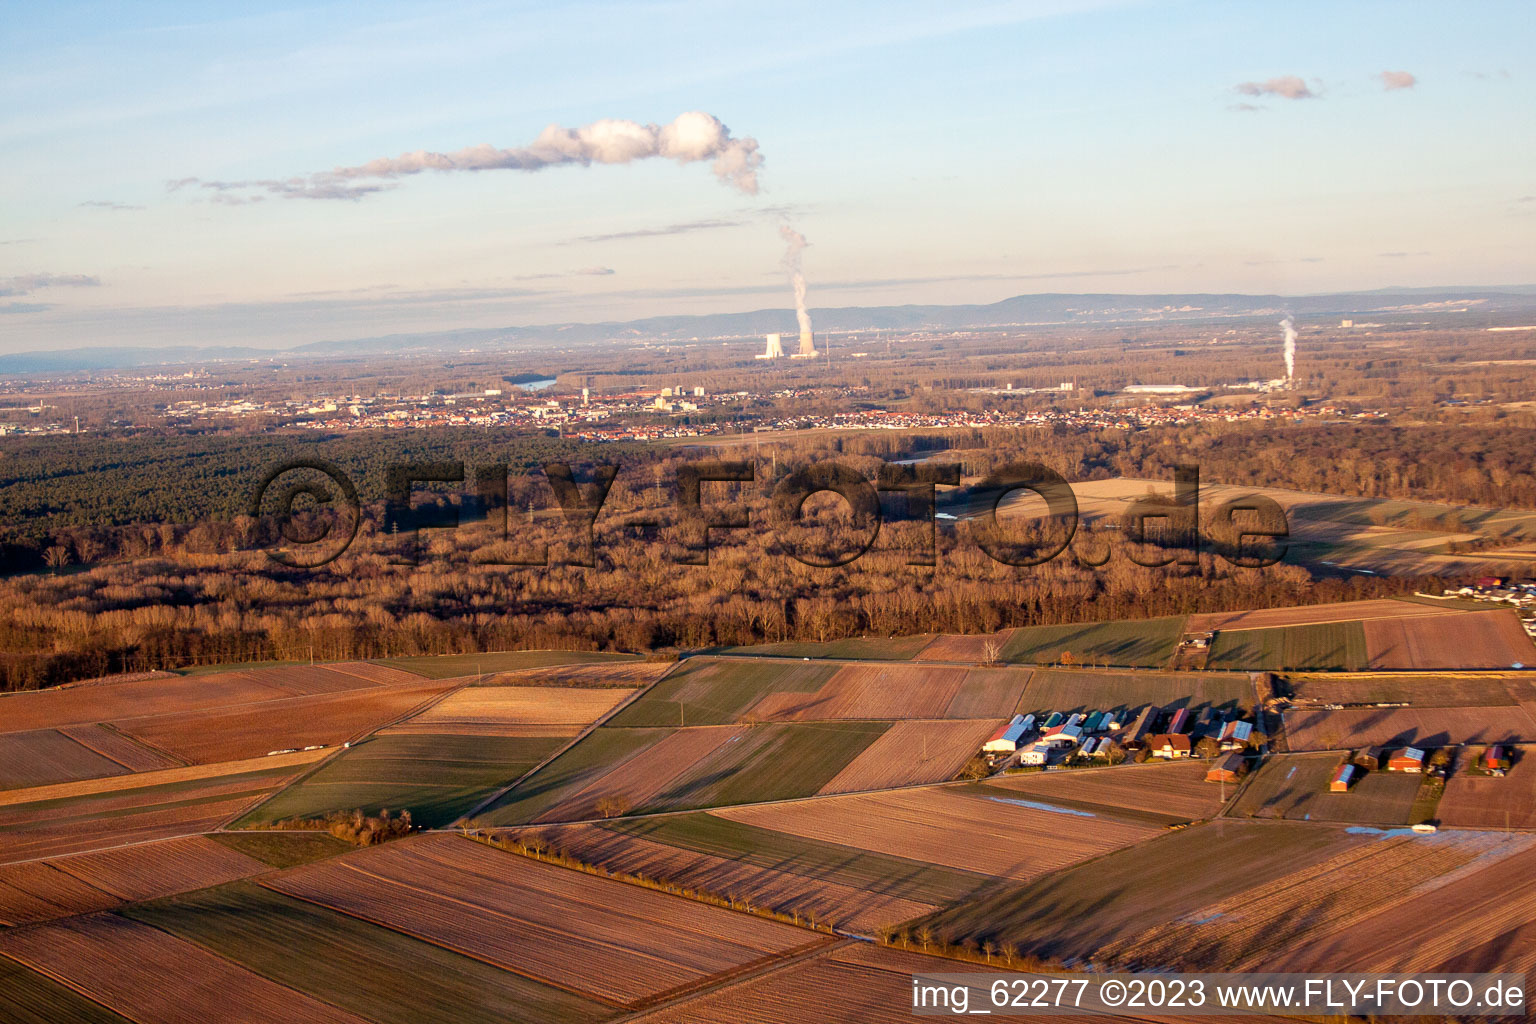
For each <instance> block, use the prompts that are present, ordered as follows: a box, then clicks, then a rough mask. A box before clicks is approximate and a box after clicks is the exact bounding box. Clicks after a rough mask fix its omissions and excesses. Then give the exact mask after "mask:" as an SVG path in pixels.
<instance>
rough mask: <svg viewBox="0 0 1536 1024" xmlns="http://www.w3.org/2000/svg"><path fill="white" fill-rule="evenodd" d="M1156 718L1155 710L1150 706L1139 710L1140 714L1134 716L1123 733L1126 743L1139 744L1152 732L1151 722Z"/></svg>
mask: <svg viewBox="0 0 1536 1024" xmlns="http://www.w3.org/2000/svg"><path fill="white" fill-rule="evenodd" d="M1156 717H1157V709H1156V708H1154V707H1152V706H1151V705H1150V704H1149V705H1148V706H1146V707H1144V708H1142V709H1141V714H1139V715H1137V716H1136V719H1135V721H1133V722H1132V723H1131V725H1130V727H1129V728H1128V729H1126V731H1125V742H1126V743H1140V742H1141V741H1142V740H1143V739H1145V738H1146V736H1147V733H1149V732H1151V731H1152V721H1153V719H1155V718H1156Z"/></svg>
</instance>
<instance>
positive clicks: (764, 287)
mask: <svg viewBox="0 0 1536 1024" xmlns="http://www.w3.org/2000/svg"><path fill="white" fill-rule="evenodd" d="M215 6H216V5H206V4H184V3H153V2H142V3H114V4H71V3H67V2H65V3H58V4H34V5H14V6H13V7H12V8H10V9H9V10H8V11H7V15H6V18H5V20H4V21H3V22H0V68H3V69H4V70H0V152H3V153H4V154H5V159H4V160H3V161H0V190H3V194H4V195H5V196H6V201H5V202H4V203H3V204H0V351H18V350H24V349H39V348H71V347H79V346H89V345H113V344H155V345H159V344H194V345H196V344H251V345H261V346H277V345H284V344H291V343H296V342H305V341H314V340H321V339H328V338H347V337H357V336H364V335H371V334H378V333H388V332H392V331H416V330H429V329H438V328H443V329H448V328H457V327H474V326H495V325H499V324H512V323H543V322H559V321H571V320H603V319H627V318H630V317H635V316H649V315H658V314H670V313H706V312H717V311H724V310H736V309H751V308H759V307H763V306H782V305H786V304H787V301H788V295H789V292H788V288H787V285H786V284H785V282H784V276H783V271H782V270H781V268H780V266H779V259H780V256H781V254H782V248H783V246H782V243H781V242H780V239H779V234H778V224H779V222H780V220H781V219H786V218H787V219H788V220H789V221H790V222H791V223H793V224H794V225H795V226H796V227H797V228H798V229H799V230H800V231H802V232H803V233H804V234H805V235H806V236H807V238H808V239H809V240H810V243H811V244H810V247H809V248H808V249H807V250H806V253H805V270H806V275H807V277H808V279H809V282H810V301H811V304H812V306H813V307H814V306H816V305H823V306H831V305H855V304H888V303H902V302H923V303H926V302H987V301H995V300H997V299H1000V298H1003V297H1006V296H1008V295H1013V294H1018V293H1021V292H1032V291H1127V292H1164V291H1246V292H1280V293H1301V292H1318V291H1331V290H1342V289H1352V288H1375V287H1383V286H1388V285H1433V284H1515V283H1531V282H1536V245H1533V244H1532V243H1533V241H1536V239H1533V234H1536V232H1533V227H1536V171H1533V168H1536V132H1533V130H1532V129H1533V128H1536V115H1533V112H1536V88H1533V83H1532V74H1531V72H1530V71H1529V70H1528V60H1529V54H1530V53H1531V52H1533V51H1536V29H1533V26H1536V18H1532V17H1531V15H1530V11H1529V7H1528V6H1527V5H1526V4H1524V3H1469V4H1460V5H1449V4H1436V5H1430V4H1408V3H1351V4H1337V3H1288V4H1231V3H1165V4H1155V5H1154V4H1137V3H1115V2H1103V3H1064V2H1062V3H1045V2H1040V3H987V4H958V3H957V4H944V5H937V4H931V3H909V2H901V0H896V2H888V3H883V4H878V5H877V4H859V5H829V4H825V3H822V4H816V3H798V2H784V3H777V4H773V5H757V6H754V7H750V8H749V7H747V6H745V5H741V4H728V3H693V2H676V3H611V4H610V3H582V4H552V3H540V4H511V5H508V4H449V3H440V4H431V5H422V4H409V5H407V4H390V3H368V4H363V3H358V4H322V5H305V4H288V5H275V4H261V3H251V4H247V5H243V8H242V10H241V13H239V14H238V15H235V14H215V13H211V12H212V11H213V10H214V8H215ZM1387 71H1393V72H1407V73H1408V74H1409V75H1411V77H1412V84H1411V85H1406V84H1404V83H1405V82H1406V81H1407V80H1406V79H1401V78H1399V79H1397V84H1398V85H1399V86H1400V87H1399V88H1394V89H1388V88H1387V87H1386V84H1385V83H1384V81H1383V80H1382V79H1381V78H1380V75H1381V73H1382V72H1387ZM1293 78H1294V79H1299V82H1297V81H1292V80H1291V79H1293ZM1244 83H1250V85H1249V86H1248V87H1247V88H1246V90H1245V89H1244V88H1243V86H1244ZM1265 83H1272V85H1269V86H1266V85H1265ZM1266 89H1269V90H1271V91H1266ZM1303 91H1304V92H1306V93H1308V94H1310V95H1305V96H1301V97H1300V98H1290V97H1289V96H1288V95H1286V94H1290V96H1295V95H1296V94H1297V93H1298V92H1303ZM1247 108H1256V109H1247ZM686 111H704V112H707V113H709V114H712V115H714V116H716V117H718V118H719V119H720V120H721V121H722V122H724V124H725V125H727V126H728V127H729V129H730V131H731V132H732V134H733V136H734V137H736V138H743V137H750V138H751V139H754V140H756V142H757V143H758V145H759V147H760V153H761V155H762V157H763V165H762V167H761V169H760V182H761V188H760V190H759V192H758V194H757V195H755V196H749V195H745V194H743V193H742V192H740V191H739V190H737V189H734V188H732V187H730V186H729V185H728V184H722V183H721V182H720V181H719V180H717V179H716V177H715V176H714V175H712V174H711V173H710V168H709V165H708V164H707V163H689V164H683V165H680V164H678V163H676V162H673V161H671V160H666V159H650V160H640V161H636V162H633V163H629V164H623V165H593V166H585V167H584V166H555V167H549V168H546V169H544V170H540V171H537V172H527V171H516V170H488V171H480V172H475V173H467V172H444V173H437V172H428V173H423V174H418V175H412V176H407V177H401V178H398V179H393V180H387V181H383V182H382V183H383V184H387V185H392V186H394V187H391V188H388V189H387V190H385V191H381V192H377V193H373V194H369V195H366V196H363V197H362V198H360V199H358V200H356V201H348V200H334V199H332V200H321V199H306V198H282V197H279V196H275V195H266V196H264V197H263V201H260V202H250V203H243V204H238V205H230V204H226V203H221V202H216V201H214V200H215V199H216V198H218V195H219V194H218V193H215V192H212V191H210V190H207V189H203V188H200V187H197V186H189V187H183V188H181V189H177V190H170V189H168V187H167V183H168V182H172V181H177V180H181V179H186V178H198V179H202V180H205V181H206V180H222V181H249V180H265V179H285V180H286V179H291V178H297V177H303V176H307V175H311V174H314V173H316V172H325V171H328V170H330V169H332V168H337V167H346V166H354V165H360V164H364V163H366V162H368V161H370V160H373V159H376V158H381V157H394V156H397V155H398V154H401V153H405V152H410V151H415V150H429V151H440V152H451V151H454V150H458V149H461V148H463V147H466V146H470V145H474V144H477V143H490V144H492V145H494V146H496V147H500V148H514V147H522V146H526V145H528V144H529V143H531V142H532V141H533V140H534V139H535V138H536V137H537V136H538V135H539V133H540V132H541V131H542V130H543V129H544V127H545V126H546V125H549V124H551V123H555V124H560V125H563V126H567V127H572V128H575V127H580V126H583V125H587V124H589V123H591V122H594V121H597V120H599V119H603V118H618V119H629V120H634V121H638V122H641V123H656V124H666V123H668V122H670V121H672V120H673V119H674V118H675V117H677V115H679V114H681V113H684V112H686ZM241 194H243V195H244V194H251V193H250V192H249V190H247V192H245V193H241ZM613 236H620V237H613ZM624 236H628V237H624Z"/></svg>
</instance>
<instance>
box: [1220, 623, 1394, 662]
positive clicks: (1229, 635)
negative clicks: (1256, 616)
mask: <svg viewBox="0 0 1536 1024" xmlns="http://www.w3.org/2000/svg"><path fill="white" fill-rule="evenodd" d="M1367 662H1368V659H1367V657H1366V652H1365V629H1364V628H1363V627H1362V626H1361V625H1360V623H1359V622H1320V623H1316V624H1314V625H1309V626H1277V627H1275V628H1273V629H1233V630H1221V631H1220V632H1218V633H1217V634H1216V640H1215V642H1214V643H1212V644H1211V656H1210V658H1209V660H1207V661H1206V667H1207V668H1213V669H1246V670H1249V671H1260V670H1263V671H1269V672H1277V671H1280V670H1283V669H1295V670H1299V671H1308V670H1310V671H1329V670H1332V671H1343V672H1358V671H1360V670H1361V669H1363V668H1365V667H1366V664H1367Z"/></svg>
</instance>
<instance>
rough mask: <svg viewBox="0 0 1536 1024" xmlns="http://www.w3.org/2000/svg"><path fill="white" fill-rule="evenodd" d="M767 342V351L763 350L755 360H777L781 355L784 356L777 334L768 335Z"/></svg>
mask: <svg viewBox="0 0 1536 1024" xmlns="http://www.w3.org/2000/svg"><path fill="white" fill-rule="evenodd" d="M767 340H768V347H767V349H766V350H764V352H763V354H762V355H760V356H758V357H757V358H759V359H779V358H782V357H783V355H784V345H783V342H782V339H781V338H780V337H779V335H777V334H770V335H768V339H767Z"/></svg>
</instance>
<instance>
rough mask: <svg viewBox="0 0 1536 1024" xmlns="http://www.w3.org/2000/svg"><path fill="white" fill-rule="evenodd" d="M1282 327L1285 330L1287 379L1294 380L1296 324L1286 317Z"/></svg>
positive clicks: (1281, 322) (1281, 323)
mask: <svg viewBox="0 0 1536 1024" xmlns="http://www.w3.org/2000/svg"><path fill="white" fill-rule="evenodd" d="M1280 328H1281V330H1283V331H1285V379H1286V380H1293V379H1294V378H1295V376H1296V325H1295V324H1294V323H1292V322H1291V318H1290V317H1286V318H1285V319H1284V320H1281V321H1280Z"/></svg>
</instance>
